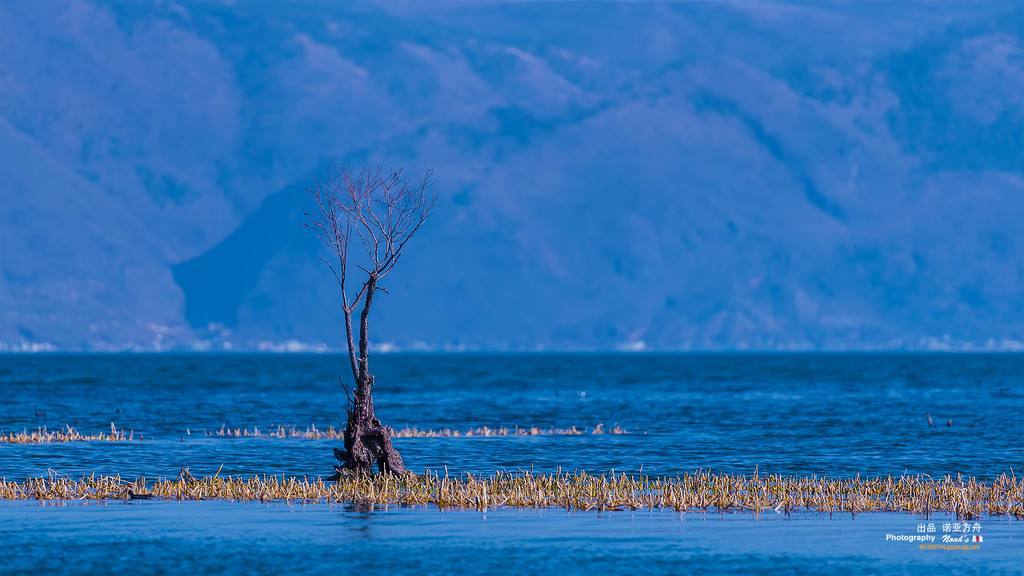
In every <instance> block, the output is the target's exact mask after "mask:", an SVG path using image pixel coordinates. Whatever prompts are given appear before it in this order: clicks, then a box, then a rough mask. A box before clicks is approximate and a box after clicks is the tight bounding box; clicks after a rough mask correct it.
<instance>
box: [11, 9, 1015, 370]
mask: <svg viewBox="0 0 1024 576" xmlns="http://www.w3.org/2000/svg"><path fill="white" fill-rule="evenodd" d="M1022 94H1024V7H1022V5H1021V4H1020V3H1017V2H984V3H977V2H970V3H968V2H962V3H961V2H941V3H934V2H898V3H895V2H894V3H885V4H883V3H874V2H871V3H861V2H849V3H839V2H835V3H828V4H818V3H757V2H721V3H711V2H697V3H604V2H602V3H590V2H559V3H546V2H545V3H517V2H504V3H494V2H430V3H421V2H414V1H394V2H373V3H362V2H351V3H350V2H333V1H332V2H328V1H313V0H306V1H294V2H277V1H257V0H252V1H248V0H247V1H243V2H234V1H226V0H225V1H214V0H210V1H203V2H198V1H197V2H173V1H160V2H127V1H125V2H90V1H85V0H81V1H57V0H20V1H19V0H16V1H8V2H3V3H2V4H0V174H2V176H3V178H2V179H0V251H2V253H0V314H2V319H0V350H22V349H37V350H39V349H52V348H56V349H88V350H124V349H147V350H148V349H169V348H183V349H198V350H207V349H212V350H219V349H224V348H232V349H271V350H274V349H295V350H299V349H309V348H313V349H316V348H320V347H323V346H330V347H334V346H337V345H338V344H339V343H340V341H341V340H340V338H339V337H338V332H339V326H340V325H339V323H338V321H339V319H338V313H337V297H336V295H335V293H334V292H333V290H332V288H333V285H332V281H331V278H330V274H329V273H328V272H327V271H326V270H324V269H322V267H321V265H320V264H319V263H318V262H317V259H316V255H317V249H318V248H317V246H316V244H315V243H314V242H312V241H311V240H310V239H309V238H307V236H306V234H305V233H304V231H303V230H302V229H301V226H300V224H301V219H302V218H301V213H302V208H303V207H304V206H308V204H309V203H308V201H307V199H306V197H305V195H304V188H305V187H306V186H307V185H308V184H309V183H310V182H311V180H312V179H313V178H314V177H315V176H316V175H317V173H318V172H319V171H320V170H322V167H323V166H324V163H325V162H327V161H330V160H336V161H339V162H342V163H350V164H357V163H361V162H366V161H382V162H385V163H388V164H390V165H402V166H406V167H408V168H409V169H410V170H412V171H414V172H418V171H422V170H425V169H426V168H429V167H434V168H436V171H437V180H436V181H437V190H438V191H439V193H440V195H441V197H442V200H443V206H442V207H441V209H439V210H438V211H437V213H436V216H435V218H434V219H433V220H432V221H431V222H430V223H429V225H428V227H427V228H426V229H425V230H424V231H423V233H422V235H421V237H418V238H417V241H415V242H414V244H413V245H411V246H410V248H409V250H408V254H407V256H406V257H405V259H404V260H403V262H402V263H401V265H400V266H399V268H398V270H396V272H395V273H394V275H393V278H392V282H391V286H390V287H391V289H392V293H391V295H389V296H386V297H385V298H382V299H381V300H380V301H379V303H380V304H379V308H378V310H376V312H375V314H376V315H377V319H376V320H375V324H374V325H373V329H374V334H373V335H374V337H375V339H376V344H377V346H379V347H381V348H385V349H387V348H390V349H401V350H433V349H456V350H461V349H469V350H472V349H492V350H524V349H530V350H532V349H573V350H576V349H582V350H586V349H626V350H640V349H670V350H676V349H745V348H758V349H794V348H795V349H808V348H809V349H819V348H828V349H851V348H894V349H905V348H924V349H944V348H954V349H956V348H994V349H1019V348H1021V347H1022V346H1024V345H1022V341H1024V328H1022V327H1024V298H1022V291H1021V286H1022V285H1024V284H1022V282H1024V237H1022V232H1021V222H1022V221H1024V97H1022Z"/></svg>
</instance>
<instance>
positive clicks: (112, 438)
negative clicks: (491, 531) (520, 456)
mask: <svg viewBox="0 0 1024 576" xmlns="http://www.w3.org/2000/svg"><path fill="white" fill-rule="evenodd" d="M344 433H345V431H344V430H343V429H338V428H334V427H333V426H331V427H328V428H317V427H316V425H310V426H307V427H306V428H297V427H294V426H272V427H270V428H266V429H260V428H259V427H253V428H230V427H228V426H221V427H220V428H219V429H217V430H214V431H209V430H203V431H202V432H198V433H197V434H198V435H200V436H208V437H217V438H267V439H271V438H304V439H308V440H323V439H329V440H341V439H343V438H344ZM586 434H628V432H626V430H625V429H623V428H622V427H621V426H619V425H615V426H611V427H605V425H604V424H598V425H596V426H594V427H593V428H577V427H575V426H571V427H569V428H541V427H538V426H532V427H521V426H513V427H507V426H501V427H495V428H491V427H488V426H478V427H476V428H469V429H466V430H458V429H454V428H440V429H436V430H430V429H421V428H402V429H400V430H394V431H393V432H392V437H393V438H470V437H480V436H485V437H489V436H582V435H586ZM184 435H185V436H192V435H193V432H192V430H191V429H186V431H185V434H184ZM137 439H141V435H140V436H139V437H136V435H135V432H134V431H131V430H129V431H127V432H126V431H124V430H118V429H117V427H116V426H114V423H113V422H111V423H110V432H100V433H98V434H82V433H80V432H78V431H77V430H75V429H74V428H72V427H71V426H67V425H65V426H64V428H62V429H61V430H57V431H50V430H47V429H46V428H37V429H36V430H34V431H28V430H25V431H22V432H2V433H0V443H7V444H46V443H50V442H130V441H132V440H137Z"/></svg>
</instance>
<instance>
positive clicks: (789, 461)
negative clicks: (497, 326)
mask: <svg viewBox="0 0 1024 576" xmlns="http://www.w3.org/2000/svg"><path fill="white" fill-rule="evenodd" d="M372 368H373V369H374V371H375V373H376V375H377V384H378V385H377V395H378V396H377V408H378V414H379V416H380V417H381V419H382V420H383V421H384V422H385V423H387V424H390V425H391V426H393V427H396V428H400V427H405V426H410V427H413V426H414V427H418V428H445V427H447V428H458V429H465V428H470V427H476V426H484V425H486V426H491V427H497V426H516V425H519V426H540V427H569V426H577V427H580V428H587V429H589V428H592V427H593V426H594V425H596V424H598V423H603V424H605V425H606V426H611V425H614V424H618V425H621V426H622V427H624V428H625V429H626V430H628V432H629V433H628V434H625V435H608V434H604V435H590V434H584V435H580V436H536V437H490V438H481V437H474V438H409V439H398V440H396V445H397V446H398V448H399V449H400V450H401V451H402V454H403V456H404V457H405V459H406V462H407V464H408V465H409V466H410V467H411V468H413V469H414V470H415V469H424V468H432V469H444V468H447V469H448V470H449V471H450V472H453V473H456V472H464V471H471V472H482V473H487V472H492V471H495V470H499V469H500V470H517V469H533V470H536V471H554V470H557V469H559V468H561V469H563V470H566V469H585V470H587V471H591V472H605V471H608V470H612V469H614V470H618V471H638V470H640V469H641V468H642V470H643V471H644V472H645V473H651V474H666V475H668V474H676V473H681V472H686V471H693V470H695V469H698V468H703V469H713V470H716V471H728V472H739V473H751V472H753V471H754V469H755V468H756V469H757V470H759V471H760V472H762V473H767V472H780V473H784V474H818V475H829V476H850V475H855V474H862V475H881V474H901V473H904V472H908V473H927V474H931V475H944V474H947V473H952V474H955V473H958V472H959V473H964V474H968V475H974V476H979V477H991V476H994V475H997V474H1000V473H1002V472H1010V471H1011V470H1015V471H1017V472H1018V473H1019V472H1020V471H1024V442H1022V441H1021V438H1024V419H1022V418H1021V417H1020V413H1021V409H1022V408H1024V381H1022V375H1024V357H1022V356H1016V355H864V354H858V355H710V356H701V355H626V354H623V355H506V356H486V355H381V356H379V357H377V358H376V359H375V360H374V364H373V366H372ZM343 370H344V364H343V361H342V359H341V358H340V357H337V356H247V355H229V356H205V355H201V356H163V355H156V356H0V396H2V398H0V431H8V432H9V431H21V430H26V429H28V430H32V429H35V428H37V427H40V426H47V427H49V428H51V429H55V428H59V427H61V426H63V425H65V424H70V425H72V426H74V427H75V428H77V429H78V430H79V431H81V432H83V433H85V432H99V431H102V430H105V429H106V430H109V427H110V423H111V422H115V423H116V425H117V426H118V427H119V428H123V429H132V430H134V431H135V435H136V440H135V441H133V442H117V443H109V442H105V443H96V442H93V443H66V444H56V443H55V444H41V445H10V444H0V476H3V477H6V478H8V479H23V478H26V477H31V476H42V475H46V474H48V473H57V474H67V475H71V476H77V475H81V474H88V473H93V472H95V473H99V474H115V473H116V474H121V475H122V476H128V477H133V476H138V475H145V476H147V477H155V476H176V475H177V473H178V470H179V469H180V468H181V467H186V466H187V467H189V468H190V469H191V471H192V473H193V474H197V475H200V474H209V473H213V472H214V471H215V470H217V469H218V468H220V467H222V466H223V470H222V473H223V474H264V473H269V474H282V473H285V474H296V475H319V474H326V473H328V472H329V471H330V467H331V465H332V464H333V461H332V457H331V455H330V448H331V446H333V445H336V444H337V443H338V442H337V441H330V440H306V439H254V438H243V439H230V438H218V437H207V436H206V435H205V434H204V430H205V431H215V430H217V429H219V428H220V427H221V426H223V425H227V426H230V427H253V426H259V427H261V428H263V429H266V428H269V427H271V426H276V425H284V426H297V427H302V428H304V427H305V426H307V425H309V424H316V425H317V426H319V427H326V426H328V425H331V424H334V425H339V424H340V423H341V421H342V414H343V408H344V394H343V392H342V391H341V386H340V385H339V383H338V380H337V376H338V375H339V374H343ZM929 415H930V416H931V419H932V423H933V424H932V425H929V423H928V416H929ZM919 521H920V519H918V518H915V517H913V516H911V515H901V514H869V515H863V516H860V517H857V518H856V519H852V518H849V517H841V518H839V517H834V518H829V517H827V516H821V515H817V514H803V515H797V516H794V517H791V518H786V517H783V516H776V515H772V516H770V517H762V518H761V519H759V520H754V519H753V518H752V517H750V516H748V515H744V514H726V515H696V514H692V513H691V514H687V515H685V516H683V517H680V516H679V515H676V514H668V513H653V514H652V513H625V512H623V513H611V514H604V515H600V514H596V513H588V514H569V513H566V512H564V511H512V510H501V511H497V512H488V513H487V514H486V515H481V514H480V513H470V512H438V511H437V510H433V509H425V510H424V509H403V510H395V509H391V510H387V511H383V510H374V511H365V510H364V511H357V510H352V509H348V508H345V507H337V506H336V507H329V506H326V505H305V506H288V505H285V504H272V505H256V504H238V503H223V502H219V503H218V502H202V503H171V502H146V503H108V504H91V505H82V504H73V505H68V506H52V505H47V506H42V505H39V504H34V503H23V502H19V503H0V541H3V542H4V544H5V545H6V546H8V549H10V550H18V553H17V554H15V555H14V560H12V561H11V562H10V563H8V564H5V565H4V566H2V567H0V572H15V573H18V572H24V573H28V572H39V571H42V572H46V573H49V572H74V571H78V572H82V573H90V572H92V573H95V572H110V571H113V572H121V571H129V569H132V568H134V569H139V570H141V571H143V572H160V571H163V572H179V571H186V570H187V571H199V572H211V571H213V572H232V573H242V572H253V571H277V572H294V573H311V572H324V571H329V570H332V569H339V567H344V568H345V571H352V570H357V569H378V568H385V567H395V568H398V569H401V568H406V569H409V570H413V569H415V570H417V571H423V570H428V571H435V572H446V571H452V570H456V571H458V570H459V569H464V570H472V571H499V570H500V571H517V572H526V573H533V572H548V571H560V572H570V573H573V572H594V571H598V570H602V569H603V570H608V571H611V572H623V571H630V572H636V573H648V572H649V573H657V572H681V571H688V572H689V571H693V572H721V571H729V570H733V569H736V570H740V571H763V570H768V569H780V570H785V571H790V572H794V571H795V572H799V571H806V572H816V571H826V572H827V571H835V570H843V571H846V570H858V571H862V572H882V573H893V572H925V571H929V572H934V570H935V569H956V570H957V571H958V572H963V571H967V572H987V573H991V572H999V571H1013V570H1014V569H1016V567H1017V566H1018V563H1020V562H1024V541H1022V538H1024V530H1022V528H1021V526H1022V524H1021V523H1019V522H1014V521H1010V520H1006V519H987V520H985V534H986V541H985V545H984V547H983V549H982V550H980V551H973V552H959V553H956V552H934V551H932V552H925V551H919V550H917V549H916V546H914V545H909V544H905V543H893V542H886V541H885V540H884V536H885V533H887V532H892V531H897V532H900V533H913V532H914V531H915V527H916V525H917V523H918V522H919ZM381 546H383V547H384V548H383V549H381ZM55 547H56V548H55ZM57 548H59V549H61V550H63V551H64V552H62V553H60V554H55V553H53V551H54V550H55V549H57ZM72 559H73V561H72Z"/></svg>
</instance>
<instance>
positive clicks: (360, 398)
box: [331, 275, 408, 480]
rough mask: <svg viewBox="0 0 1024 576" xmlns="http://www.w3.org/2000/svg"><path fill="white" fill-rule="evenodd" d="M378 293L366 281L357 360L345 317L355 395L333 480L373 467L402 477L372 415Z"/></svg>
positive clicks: (387, 432) (387, 436) (385, 431)
mask: <svg viewBox="0 0 1024 576" xmlns="http://www.w3.org/2000/svg"><path fill="white" fill-rule="evenodd" d="M376 289H377V283H376V278H375V277H374V276H372V275H371V276H370V279H369V280H368V281H367V291H366V300H365V301H364V303H363V311H362V313H361V314H360V315H359V358H358V359H356V358H355V353H354V350H353V347H352V342H351V334H352V328H351V320H350V318H351V317H350V316H349V315H348V314H346V318H345V322H346V324H345V325H346V334H347V335H348V337H349V344H348V346H349V357H350V359H351V361H352V362H353V370H352V372H353V376H354V377H355V379H356V392H355V395H354V398H352V405H351V406H350V407H349V410H348V424H347V425H346V426H345V450H344V452H343V451H341V450H338V449H337V448H335V449H334V456H335V457H336V458H337V459H338V461H340V462H341V464H340V465H339V466H335V467H334V470H335V473H334V475H333V476H331V479H332V480H338V479H340V478H341V477H342V476H343V475H345V474H370V473H372V472H373V467H374V464H376V466H377V469H378V470H380V473H381V474H405V473H407V472H408V470H406V469H405V463H403V462H402V457H401V456H400V455H399V454H398V450H395V448H394V446H392V445H391V428H388V427H387V426H384V425H382V424H381V423H380V420H378V419H377V415H376V414H375V413H374V411H373V374H370V342H369V334H368V332H369V316H370V306H371V305H372V304H373V295H374V292H375V291H376Z"/></svg>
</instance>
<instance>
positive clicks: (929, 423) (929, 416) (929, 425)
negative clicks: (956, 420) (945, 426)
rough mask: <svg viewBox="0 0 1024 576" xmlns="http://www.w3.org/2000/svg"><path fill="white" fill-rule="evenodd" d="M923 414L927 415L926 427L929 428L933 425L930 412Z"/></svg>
mask: <svg viewBox="0 0 1024 576" xmlns="http://www.w3.org/2000/svg"><path fill="white" fill-rule="evenodd" d="M925 416H927V417H928V427H929V428H931V427H933V426H935V422H932V415H931V414H925Z"/></svg>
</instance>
